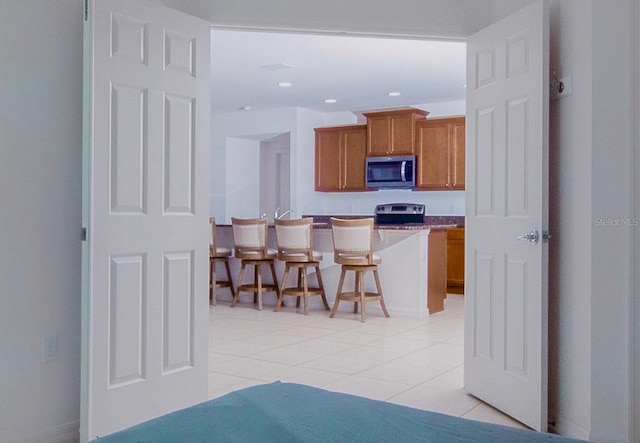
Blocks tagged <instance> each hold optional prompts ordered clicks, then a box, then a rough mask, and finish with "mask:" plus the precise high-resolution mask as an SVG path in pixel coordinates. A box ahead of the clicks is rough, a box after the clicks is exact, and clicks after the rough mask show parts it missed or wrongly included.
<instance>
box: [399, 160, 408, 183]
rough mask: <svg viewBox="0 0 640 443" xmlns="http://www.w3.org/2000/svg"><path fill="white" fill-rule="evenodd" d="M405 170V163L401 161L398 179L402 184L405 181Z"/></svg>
mask: <svg viewBox="0 0 640 443" xmlns="http://www.w3.org/2000/svg"><path fill="white" fill-rule="evenodd" d="M406 168H407V161H406V160H402V165H401V166H400V177H401V178H402V181H403V182H406V181H407V174H406Z"/></svg>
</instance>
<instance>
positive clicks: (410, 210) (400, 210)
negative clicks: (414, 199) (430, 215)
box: [375, 203, 424, 225]
mask: <svg viewBox="0 0 640 443" xmlns="http://www.w3.org/2000/svg"><path fill="white" fill-rule="evenodd" d="M375 216H376V223H377V224H379V225H406V224H417V223H419V224H422V223H424V205H421V204H418V203H385V204H382V205H377V206H376V210H375Z"/></svg>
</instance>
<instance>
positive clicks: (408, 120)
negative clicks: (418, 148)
mask: <svg viewBox="0 0 640 443" xmlns="http://www.w3.org/2000/svg"><path fill="white" fill-rule="evenodd" d="M389 119H390V122H389V127H390V128H391V134H390V146H389V154H393V155H412V154H413V153H414V152H415V143H416V135H415V134H416V131H415V117H414V115H413V114H405V115H392V116H390V117H389Z"/></svg>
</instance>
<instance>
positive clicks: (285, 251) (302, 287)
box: [273, 217, 329, 315]
mask: <svg viewBox="0 0 640 443" xmlns="http://www.w3.org/2000/svg"><path fill="white" fill-rule="evenodd" d="M274 223H275V225H276V237H277V239H278V260H280V261H283V262H284V263H285V269H284V276H283V277H282V287H281V288H280V296H279V297H278V303H277V304H276V307H275V308H274V309H273V310H274V311H275V312H277V311H278V310H279V309H280V306H282V299H283V298H284V296H285V295H290V296H294V297H296V306H297V307H300V297H303V298H304V315H309V296H310V295H320V296H321V297H322V302H323V303H324V307H325V309H326V310H327V311H328V310H329V304H328V303H327V297H326V295H325V292H324V285H323V284H322V275H321V274H320V260H322V253H321V252H318V251H314V250H313V217H306V218H301V219H293V220H280V219H276V220H274ZM291 268H294V269H297V270H298V272H297V274H298V275H297V285H296V286H290V287H287V278H288V277H289V272H290V271H291ZM310 268H315V271H316V278H317V280H318V286H316V287H310V286H309V281H308V275H307V271H308V270H309V269H310Z"/></svg>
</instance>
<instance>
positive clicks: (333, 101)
mask: <svg viewBox="0 0 640 443" xmlns="http://www.w3.org/2000/svg"><path fill="white" fill-rule="evenodd" d="M337 101H338V100H336V99H335V98H327V99H325V100H324V102H325V103H335V102H337Z"/></svg>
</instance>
